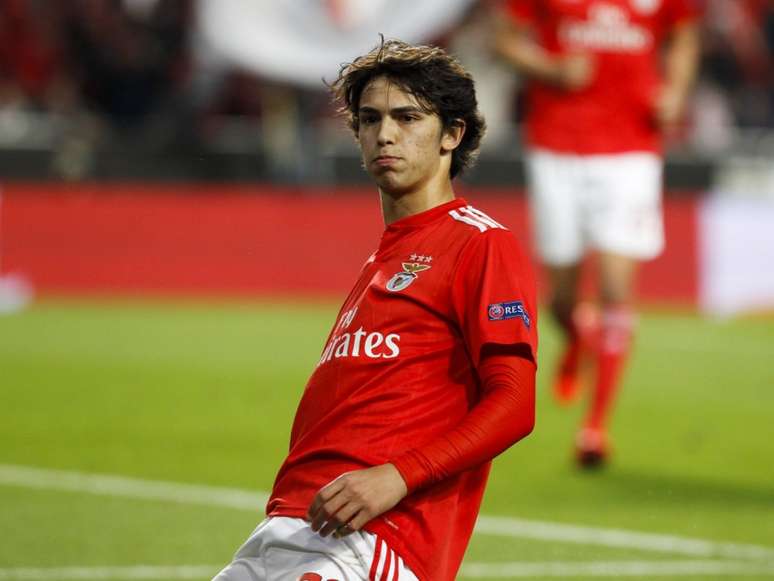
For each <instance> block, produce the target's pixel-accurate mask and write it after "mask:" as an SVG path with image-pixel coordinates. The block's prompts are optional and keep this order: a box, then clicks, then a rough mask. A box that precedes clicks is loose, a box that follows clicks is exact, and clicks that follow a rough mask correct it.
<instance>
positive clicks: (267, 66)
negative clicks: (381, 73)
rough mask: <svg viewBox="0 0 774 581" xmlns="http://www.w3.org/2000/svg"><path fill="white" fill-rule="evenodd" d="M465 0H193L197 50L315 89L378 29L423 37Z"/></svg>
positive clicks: (467, 1) (448, 20)
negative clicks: (197, 42) (198, 41)
mask: <svg viewBox="0 0 774 581" xmlns="http://www.w3.org/2000/svg"><path fill="white" fill-rule="evenodd" d="M473 1H474V0H199V2H198V4H197V6H196V8H197V21H198V22H197V31H198V38H199V40H200V45H199V49H200V50H202V51H204V53H205V54H203V55H201V56H203V57H204V58H207V59H208V60H212V61H222V62H226V63H229V64H231V65H236V66H240V67H244V68H246V69H248V70H252V71H254V72H255V73H258V74H260V75H263V76H265V77H270V78H274V79H278V80H282V81H288V82H292V83H296V84H301V85H308V86H312V87H320V86H321V83H320V80H321V79H322V78H325V79H326V80H328V81H330V80H333V79H334V78H335V76H336V74H337V73H338V69H339V65H340V64H341V63H344V62H350V61H351V60H352V59H353V58H354V57H356V56H358V55H360V54H363V53H364V52H367V51H368V50H370V49H371V48H373V47H374V46H375V45H376V44H377V43H378V42H379V36H378V35H379V33H382V34H384V36H385V38H399V39H401V40H405V41H406V42H411V43H419V42H427V41H428V40H431V39H433V38H436V37H437V36H438V35H440V34H443V33H444V32H446V31H447V30H449V29H450V28H451V27H452V26H454V24H456V23H457V22H458V21H459V20H460V18H461V17H462V16H463V15H464V14H465V11H466V10H467V9H468V8H469V7H470V6H471V5H472V4H473ZM206 53H210V54H206Z"/></svg>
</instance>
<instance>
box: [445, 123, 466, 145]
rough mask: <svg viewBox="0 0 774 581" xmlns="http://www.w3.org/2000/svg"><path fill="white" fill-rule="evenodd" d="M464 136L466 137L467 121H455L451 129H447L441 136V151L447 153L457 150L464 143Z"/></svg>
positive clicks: (450, 126)
mask: <svg viewBox="0 0 774 581" xmlns="http://www.w3.org/2000/svg"><path fill="white" fill-rule="evenodd" d="M463 135H465V121H463V120H462V119H455V120H454V121H452V123H451V125H449V127H446V128H444V130H443V134H442V135H441V149H442V150H443V151H445V152H448V151H452V150H454V149H456V148H457V146H458V145H459V144H460V142H461V141H462V136H463Z"/></svg>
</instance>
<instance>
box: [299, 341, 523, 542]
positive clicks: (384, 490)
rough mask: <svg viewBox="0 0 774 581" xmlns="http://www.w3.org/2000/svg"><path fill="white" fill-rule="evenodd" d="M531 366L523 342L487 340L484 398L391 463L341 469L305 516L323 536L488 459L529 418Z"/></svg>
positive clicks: (347, 529)
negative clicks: (453, 425)
mask: <svg viewBox="0 0 774 581" xmlns="http://www.w3.org/2000/svg"><path fill="white" fill-rule="evenodd" d="M535 371H536V366H535V363H534V362H533V360H532V358H531V352H530V349H529V347H528V346H526V345H511V346H498V345H486V346H485V347H484V349H483V350H482V355H481V360H480V363H479V367H478V373H479V377H480V379H481V385H482V397H481V399H480V401H479V402H478V403H477V405H476V406H475V407H474V408H473V409H472V410H471V411H470V412H469V413H468V414H467V415H466V416H465V417H464V418H463V420H462V421H461V422H460V424H459V425H458V426H457V427H456V428H454V429H453V430H451V431H450V432H448V433H446V434H443V435H441V436H439V437H437V438H435V439H434V440H433V441H431V442H429V443H428V444H425V445H423V446H421V447H418V448H415V449H413V450H410V451H408V452H406V453H405V454H403V455H401V456H399V457H397V458H395V459H394V460H393V461H392V462H390V463H387V464H382V465H380V466H375V467H373V468H367V469H365V470H357V471H353V472H349V473H346V474H343V475H342V476H340V477H339V478H337V479H336V480H334V481H333V482H331V483H330V484H328V485H327V486H325V487H323V488H322V489H321V490H320V491H319V492H318V493H317V495H316V496H315V498H314V501H313V502H312V505H311V507H310V509H309V513H308V515H307V517H308V519H309V520H310V522H311V526H312V529H313V530H315V531H319V532H320V534H321V535H323V536H327V535H328V534H330V533H333V532H336V533H337V534H342V535H346V534H349V533H351V532H353V531H355V530H359V529H360V528H362V527H363V526H364V525H365V524H366V523H367V522H369V521H370V520H371V519H373V518H375V517H377V516H379V515H380V514H382V513H384V512H386V511H388V510H389V509H391V508H393V507H394V506H395V505H397V504H398V503H399V502H400V501H401V500H402V499H403V498H404V497H405V496H406V495H407V494H410V493H411V492H413V491H414V490H416V489H417V488H421V487H424V486H428V485H431V484H433V483H435V482H439V481H441V480H444V479H446V478H449V477H451V476H453V475H455V474H458V473H460V472H463V471H465V470H469V469H471V468H474V467H476V466H479V465H480V464H482V463H484V462H487V461H489V460H491V459H492V458H494V457H495V456H497V455H498V454H500V453H501V452H503V451H504V450H506V449H507V448H509V447H510V446H511V445H513V444H514V443H516V442H517V441H519V440H520V439H522V438H523V437H525V436H526V435H527V434H529V433H530V432H531V431H532V428H533V426H534V424H535Z"/></svg>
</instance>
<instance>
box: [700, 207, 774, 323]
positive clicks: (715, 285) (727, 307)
mask: <svg viewBox="0 0 774 581" xmlns="http://www.w3.org/2000/svg"><path fill="white" fill-rule="evenodd" d="M699 256H700V263H699V273H700V277H701V278H700V288H701V297H700V300H701V304H702V307H703V308H704V310H705V311H706V312H709V313H713V314H717V315H721V316H723V315H734V314H737V313H741V312H745V311H758V310H760V311H770V310H772V309H774V200H769V199H765V198H741V197H723V196H715V197H712V198H709V199H708V200H706V201H704V202H703V203H702V204H700V206H699Z"/></svg>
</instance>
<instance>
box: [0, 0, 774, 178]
mask: <svg viewBox="0 0 774 581" xmlns="http://www.w3.org/2000/svg"><path fill="white" fill-rule="evenodd" d="M393 4H394V3H393ZM429 4H431V5H432V4H433V3H432V2H430V3H429ZM492 4H494V2H491V1H478V2H475V1H470V0H467V1H466V0H457V1H456V2H450V3H448V4H447V5H448V6H449V7H448V8H447V9H446V10H445V11H444V12H445V14H446V15H447V20H446V21H444V22H442V24H445V27H444V29H442V30H439V29H438V26H436V28H435V29H427V30H421V29H407V28H406V24H405V23H401V22H393V21H392V20H390V18H388V15H390V14H393V13H395V12H396V10H395V8H396V7H395V6H391V7H390V8H388V7H387V4H386V3H385V2H371V3H363V2H357V1H352V0H350V1H344V0H338V1H337V0H329V1H326V2H308V1H306V0H296V1H295V2H290V3H272V2H268V1H263V2H261V1H257V0H256V1H249V2H245V1H240V0H226V1H224V2H217V3H216V2H210V1H208V0H200V1H198V2H197V1H194V0H123V1H120V0H62V1H59V2H53V3H52V2H45V1H42V0H4V1H3V2H2V4H0V176H2V177H3V178H4V179H35V180H40V179H67V180H94V179H97V180H127V179H130V180H184V181H190V180H208V181H245V180H247V181H271V182H285V183H288V182H290V183H298V182H301V183H304V182H307V183H314V184H330V183H362V182H364V181H366V177H365V175H364V174H363V173H362V171H361V170H360V168H359V160H358V158H357V152H356V150H355V149H354V147H353V145H352V143H351V139H350V137H349V136H348V135H347V133H346V131H345V130H344V129H343V128H342V127H341V124H340V122H339V120H338V119H336V118H335V115H334V111H333V110H332V108H331V104H330V102H329V98H328V95H327V94H326V92H325V90H324V87H323V85H322V83H321V82H320V81H321V78H322V77H323V76H325V77H327V78H331V76H332V75H333V74H335V68H334V69H330V68H328V69H327V70H322V69H320V68H319V67H318V69H319V70H317V71H316V72H315V73H314V74H313V75H312V76H311V77H310V75H309V73H304V72H299V73H298V75H297V76H295V77H294V76H293V74H291V73H289V72H288V71H289V70H291V69H293V67H294V66H295V67H296V68H298V65H297V64H296V65H293V64H292V63H291V60H288V65H287V66H285V67H284V68H283V67H282V66H280V67H274V68H272V67H271V66H269V65H266V64H265V63H267V62H268V63H272V62H274V61H278V62H280V63H281V62H282V59H281V56H282V55H283V54H284V55H287V59H292V58H295V57H294V56H293V55H299V54H300V55H304V54H305V53H303V52H299V51H300V49H299V46H297V45H300V43H302V42H308V43H311V42H314V41H315V39H316V40H318V41H320V42H321V43H326V44H325V45H324V46H320V47H316V48H317V49H318V50H315V51H314V52H315V53H319V54H317V57H318V58H320V59H328V60H327V62H329V63H338V62H341V61H342V60H344V59H343V58H340V57H341V55H342V54H345V55H346V54H355V53H356V52H358V51H360V50H362V49H365V48H368V47H370V46H372V45H373V44H374V43H375V42H376V40H377V39H378V37H377V34H376V32H378V31H380V30H384V31H386V32H388V34H389V32H390V30H396V31H399V32H400V31H405V35H406V36H407V37H410V38H411V39H414V40H422V41H430V42H437V43H440V44H442V45H445V46H447V47H449V48H450V49H451V50H452V51H454V52H455V53H456V54H458V55H459V56H460V58H461V59H462V60H463V61H465V62H466V64H467V65H468V66H469V68H471V69H472V70H473V71H474V74H475V75H476V77H477V79H478V84H479V92H480V94H481V101H482V107H483V108H484V109H485V111H486V113H487V117H488V119H489V125H490V134H489V137H488V140H487V142H486V143H487V144H486V146H485V148H484V151H483V153H482V156H481V162H480V165H479V167H478V168H477V170H476V171H474V172H473V173H471V175H470V176H468V178H467V180H468V181H469V182H470V183H472V184H481V185H519V184H521V183H522V182H523V173H522V167H521V162H520V157H521V156H520V151H521V150H520V145H519V141H518V137H517V136H518V130H517V127H516V125H517V123H518V120H519V110H518V109H519V108H518V99H517V93H518V81H517V80H516V79H515V78H514V77H513V75H512V74H511V73H510V72H509V71H507V70H505V69H503V68H502V66H501V65H500V64H499V63H497V62H495V61H494V60H493V59H492V57H491V56H490V55H489V54H488V53H487V51H486V48H485V47H486V26H487V22H486V17H487V16H486V15H487V14H488V13H489V10H488V9H490V8H491V5H492ZM706 4H707V11H706V18H705V26H704V37H705V38H704V54H703V66H702V74H701V79H700V82H699V84H698V87H697V91H696V96H695V99H694V102H693V104H692V110H691V113H690V115H689V119H688V121H687V123H686V126H685V128H684V131H683V132H682V133H681V134H680V135H679V136H678V137H677V138H676V139H673V140H672V141H671V142H670V144H669V156H668V167H667V185H668V188H669V189H670V190H682V189H690V190H697V189H701V190H706V189H710V188H712V187H713V186H714V185H715V184H716V183H717V181H718V180H719V179H722V178H721V177H720V176H719V174H721V173H723V172H725V171H726V166H727V165H729V164H730V165H731V166H732V167H731V171H736V172H738V171H739V168H740V167H746V171H753V172H755V171H759V170H758V169H757V168H756V166H755V164H754V163H747V164H745V163H744V162H743V161H740V159H741V160H751V161H752V162H754V160H756V159H767V160H770V159H771V158H772V157H774V86H773V85H774V65H773V64H772V63H773V59H772V52H774V7H772V3H771V2H768V1H766V0H739V1H733V2H731V1H728V0H706ZM452 5H453V7H452ZM278 6H279V7H280V8H278ZM281 6H290V8H284V9H283V8H281ZM293 6H295V7H296V9H295V11H294V10H293ZM364 6H366V8H364ZM432 8H433V7H432V6H430V9H432ZM283 10H284V11H285V12H283ZM314 10H317V11H318V12H319V14H316V13H314ZM415 10H416V8H415ZM229 11H230V12H231V14H229ZM235 11H242V12H243V13H244V18H242V19H241V20H242V21H243V26H242V29H248V28H249V27H251V26H252V27H254V29H255V30H256V34H255V36H257V37H262V38H263V37H267V36H269V37H270V40H271V41H272V42H275V43H276V54H270V55H269V57H270V58H268V59H267V58H266V55H264V58H263V59H260V58H256V59H253V60H249V59H247V58H243V54H240V51H241V53H244V52H245V51H248V50H249V49H250V46H249V45H244V43H243V46H238V45H237V44H238V43H236V42H235V41H234V39H235V38H237V37H239V35H240V34H242V29H240V28H239V27H237V28H236V29H235V27H234V26H233V22H232V24H231V25H229V26H226V25H225V24H229V21H228V18H229V17H231V18H232V21H233V13H234V12H235ZM390 11H391V12H390ZM304 13H306V14H307V20H310V19H311V20H314V19H318V22H324V23H325V22H327V26H328V29H330V31H332V32H331V34H333V35H334V36H332V37H331V38H327V37H325V36H324V35H323V34H322V33H321V32H319V30H322V29H324V28H325V26H318V27H316V32H315V34H316V35H317V36H314V35H312V36H310V34H309V32H308V31H307V30H305V28H304V26H305V24H308V23H305V21H304V19H303V18H302V17H301V15H303V14H304ZM218 19H220V20H218ZM369 19H370V20H369ZM436 20H437V19H436ZM287 22H291V24H290V26H294V30H297V31H299V32H298V34H297V35H296V36H293V35H292V34H291V35H290V37H289V38H290V40H287V38H288V34H289V32H292V30H285V31H283V30H281V27H282V26H283V25H284V26H288V24H287ZM283 23H284V24H283ZM261 27H263V28H264V29H266V30H263V29H262V28H261ZM269 27H275V30H274V31H273V34H272V35H268V32H271V31H270V30H269ZM277 27H278V28H279V29H276V28H277ZM401 27H403V28H401ZM355 30H356V31H357V32H358V34H354V31H355ZM430 34H432V36H431V37H427V35H430ZM283 35H284V36H283ZM423 35H424V36H423ZM280 37H282V38H285V39H286V40H283V41H279V40H277V39H278V38H280ZM345 37H352V38H353V39H354V40H353V43H354V44H352V43H350V44H349V45H347V44H341V46H335V47H333V49H335V50H329V49H330V48H331V47H330V46H329V45H331V44H332V43H333V40H332V39H334V38H335V39H338V38H345ZM229 42H231V44H229ZM294 42H295V43H296V44H293V43H294ZM358 43H359V44H358ZM354 47H357V48H354ZM314 48H315V47H314V46H312V49H314ZM255 50H256V51H257V52H261V51H263V52H266V51H267V49H266V47H265V46H262V45H256V46H255ZM347 50H348V51H349V52H346V51H347ZM337 51H338V52H337ZM271 58H273V59H274V60H271ZM213 63H215V64H213ZM312 64H314V63H312ZM261 67H263V68H261ZM293 70H294V69H293ZM303 74H306V77H301V76H300V75H303ZM300 79H302V80H300ZM743 171H744V170H743Z"/></svg>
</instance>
